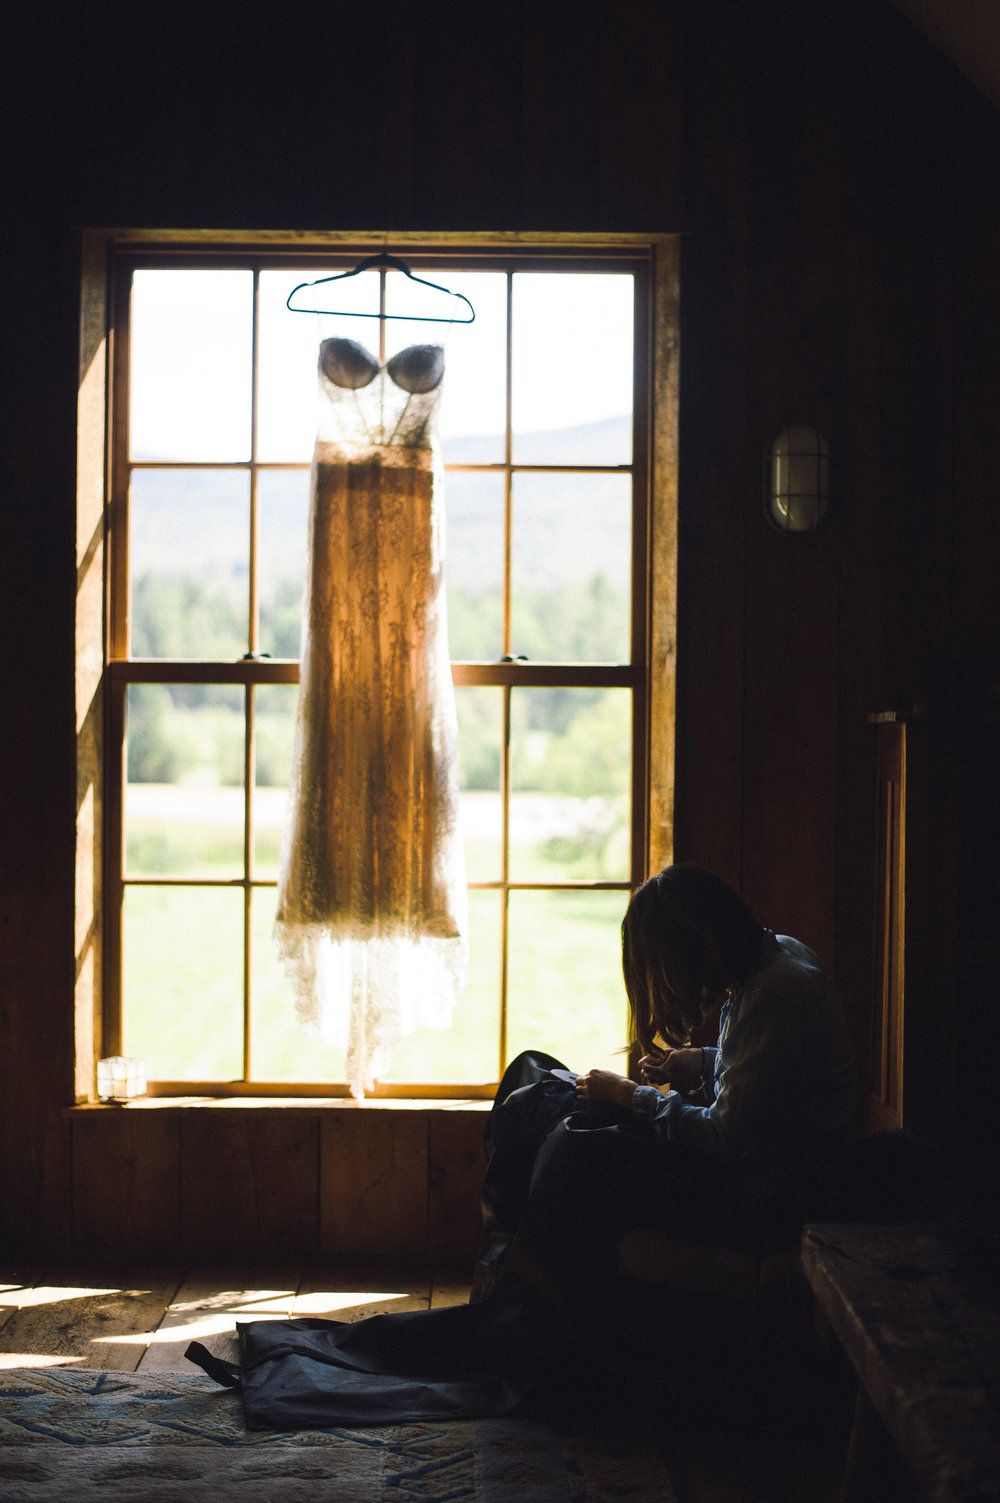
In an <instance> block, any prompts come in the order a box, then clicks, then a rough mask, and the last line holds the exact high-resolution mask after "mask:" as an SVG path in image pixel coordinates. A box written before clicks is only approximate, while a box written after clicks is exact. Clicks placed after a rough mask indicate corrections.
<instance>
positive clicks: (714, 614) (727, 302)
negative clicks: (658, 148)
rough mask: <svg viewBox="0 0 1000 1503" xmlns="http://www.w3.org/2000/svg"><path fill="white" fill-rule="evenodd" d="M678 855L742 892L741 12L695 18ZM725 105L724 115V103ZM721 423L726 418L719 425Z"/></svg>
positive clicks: (689, 102) (688, 150)
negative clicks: (720, 102) (721, 102)
mask: <svg viewBox="0 0 1000 1503" xmlns="http://www.w3.org/2000/svg"><path fill="white" fill-rule="evenodd" d="M685 28H686V41H685V162H684V191H685V198H686V204H687V209H686V215H685V222H684V227H685V230H686V231H688V233H687V234H686V235H685V238H684V240H683V242H682V254H681V382H680V393H681V405H680V427H681V434H680V499H679V517H678V532H679V553H680V567H679V575H678V624H677V638H678V641H677V789H676V802H675V831H674V840H675V852H676V858H677V859H678V860H680V861H695V862H698V863H700V864H701V865H704V866H708V867H710V868H711V869H712V870H713V871H715V872H717V873H718V875H719V876H720V877H724V878H725V879H726V880H727V881H729V882H733V883H735V884H736V885H737V886H738V885H739V883H740V872H741V857H742V782H743V775H742V760H743V723H742V722H743V610H744V584H745V580H744V561H743V511H744V505H745V496H746V485H747V481H746V476H747V470H748V456H747V435H746V400H747V381H748V372H747V303H746V295H747V288H746V245H745V241H746V215H747V202H746V194H747V181H746V170H747V138H746V108H747V98H746V93H747V71H746V70H747V46H748V36H747V32H748V21H747V16H746V10H745V7H744V6H743V5H741V4H739V3H732V0H711V3H707V4H702V5H698V6H695V7H688V9H687V14H686V17H685ZM718 98H725V101H726V104H725V109H724V110H723V109H720V108H719V107H718V106H717V104H716V102H715V101H716V100H717V99H718ZM723 414H725V416H724V417H723Z"/></svg>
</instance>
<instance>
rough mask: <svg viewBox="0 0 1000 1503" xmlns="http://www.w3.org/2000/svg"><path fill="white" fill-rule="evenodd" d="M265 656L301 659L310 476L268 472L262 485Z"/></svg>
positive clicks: (260, 584)
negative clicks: (267, 654) (299, 657)
mask: <svg viewBox="0 0 1000 1503" xmlns="http://www.w3.org/2000/svg"><path fill="white" fill-rule="evenodd" d="M257 487H258V488H257V588H258V594H259V599H260V630H259V640H260V651H261V652H266V653H269V654H270V656H271V657H272V658H297V657H298V656H299V649H300V646H301V640H302V592H303V590H304V588H305V579H306V556H307V552H308V533H309V472H308V471H307V470H263V471H262V472H261V474H260V476H259V478H258V482H257Z"/></svg>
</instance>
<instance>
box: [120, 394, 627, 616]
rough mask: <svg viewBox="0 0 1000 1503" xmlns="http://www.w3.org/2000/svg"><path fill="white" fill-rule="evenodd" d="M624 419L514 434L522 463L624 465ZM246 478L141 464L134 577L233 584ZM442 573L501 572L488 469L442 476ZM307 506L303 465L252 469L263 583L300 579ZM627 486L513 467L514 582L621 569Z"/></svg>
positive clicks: (494, 578) (473, 440)
mask: <svg viewBox="0 0 1000 1503" xmlns="http://www.w3.org/2000/svg"><path fill="white" fill-rule="evenodd" d="M443 453H444V459H445V462H446V463H451V464H493V463H497V462H499V461H501V460H502V458H503V451H502V444H501V441H500V439H499V438H498V437H497V436H495V435H473V436H469V437H459V438H451V439H448V440H447V441H446V442H445V443H444V444H443ZM630 459H631V419H630V418H629V417H620V418H608V419H605V420H604V421H602V422H598V423H586V424H582V425H580V426H579V427H574V428H563V429H559V430H557V431H553V432H542V433H525V434H521V435H518V436H517V438H516V440H515V449H514V461H515V463H521V464H554V465H559V464H578V465H579V464H583V465H593V464H604V465H617V464H627V463H629V461H630ZM249 492H250V482H249V477H248V476H247V475H246V474H245V473H244V472H241V471H225V470H173V471H170V470H141V471H138V472H137V473H136V475H135V477H134V480H133V494H132V527H131V531H132V551H133V575H134V577H135V578H139V577H141V575H142V574H144V573H146V572H148V571H152V572H154V573H156V574H158V575H160V576H165V577H171V576H172V577H177V576H185V577H188V578H192V577H193V578H196V579H199V580H201V581H203V582H205V583H209V582H211V583H212V584H213V585H214V586H216V587H220V586H224V585H225V584H226V583H227V582H229V583H231V584H233V585H236V586H239V585H240V584H241V583H242V581H244V580H245V579H246V574H247V558H248V555H249V521H248V518H249ZM445 505H446V527H447V539H448V557H449V569H450V572H451V578H452V580H453V582H454V583H456V584H461V585H463V586H465V587H466V588H481V587H483V586H489V585H494V584H496V583H498V582H499V580H500V577H501V571H502V551H501V546H502V526H503V483H502V476H500V475H498V474H488V473H486V474H468V473H467V474H454V475H450V476H448V477H447V479H446V482H445ZM308 509H309V475H308V472H307V471H305V470H270V471H264V472H262V474H261V476H260V482H259V535H258V556H259V559H260V565H261V575H262V577H261V591H262V594H263V595H265V596H266V595H267V594H268V593H269V591H270V589H271V588H272V587H273V586H274V585H275V584H276V583H277V582H278V581H279V580H282V579H295V578H301V576H302V573H303V570H304V561H305V554H306V541H307V520H308ZM629 522H630V484H629V479H628V476H627V475H573V474H563V475H551V476H545V475H522V476H515V478H514V538H513V546H514V567H515V571H516V573H517V574H519V575H522V576H523V578H522V583H523V584H525V585H526V586H528V587H530V588H533V589H547V588H551V587H554V586H557V585H559V584H561V583H564V582H567V581H571V580H582V579H588V578H590V577H591V576H592V575H594V574H598V573H604V574H605V575H606V576H607V577H609V578H610V579H612V580H613V581H615V582H619V581H621V582H624V580H625V578H626V577H627V568H628V552H629Z"/></svg>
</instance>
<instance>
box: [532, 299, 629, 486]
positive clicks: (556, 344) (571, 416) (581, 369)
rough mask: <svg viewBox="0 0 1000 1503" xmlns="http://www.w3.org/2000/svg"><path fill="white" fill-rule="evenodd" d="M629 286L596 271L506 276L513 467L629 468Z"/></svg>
mask: <svg viewBox="0 0 1000 1503" xmlns="http://www.w3.org/2000/svg"><path fill="white" fill-rule="evenodd" d="M632 283H633V279H632V277H631V276H619V275H612V274H609V275H607V276H602V275H600V274H599V273H594V274H592V275H591V274H586V273H579V272H575V273H574V272H518V273H517V274H516V275H515V277H514V326H513V354H512V358H513V369H512V397H513V414H512V415H513V424H514V460H515V462H516V463H518V464H630V463H631V462H632V346H633V331H632V322H633V285H632Z"/></svg>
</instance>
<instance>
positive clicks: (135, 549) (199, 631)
mask: <svg viewBox="0 0 1000 1503" xmlns="http://www.w3.org/2000/svg"><path fill="white" fill-rule="evenodd" d="M129 513H130V516H129V530H130V534H131V536H130V545H131V568H130V574H131V585H132V644H131V651H132V656H133V657H136V658H200V659H203V660H204V659H214V658H222V659H232V658H239V657H242V656H243V654H244V653H245V652H246V650H247V643H248V635H247V622H248V617H247V611H248V603H249V585H248V580H249V567H250V479H249V476H248V475H247V474H246V473H240V472H237V473H234V472H230V471H226V470H135V471H134V472H133V474H132V487H131V492H130V499H129Z"/></svg>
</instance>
